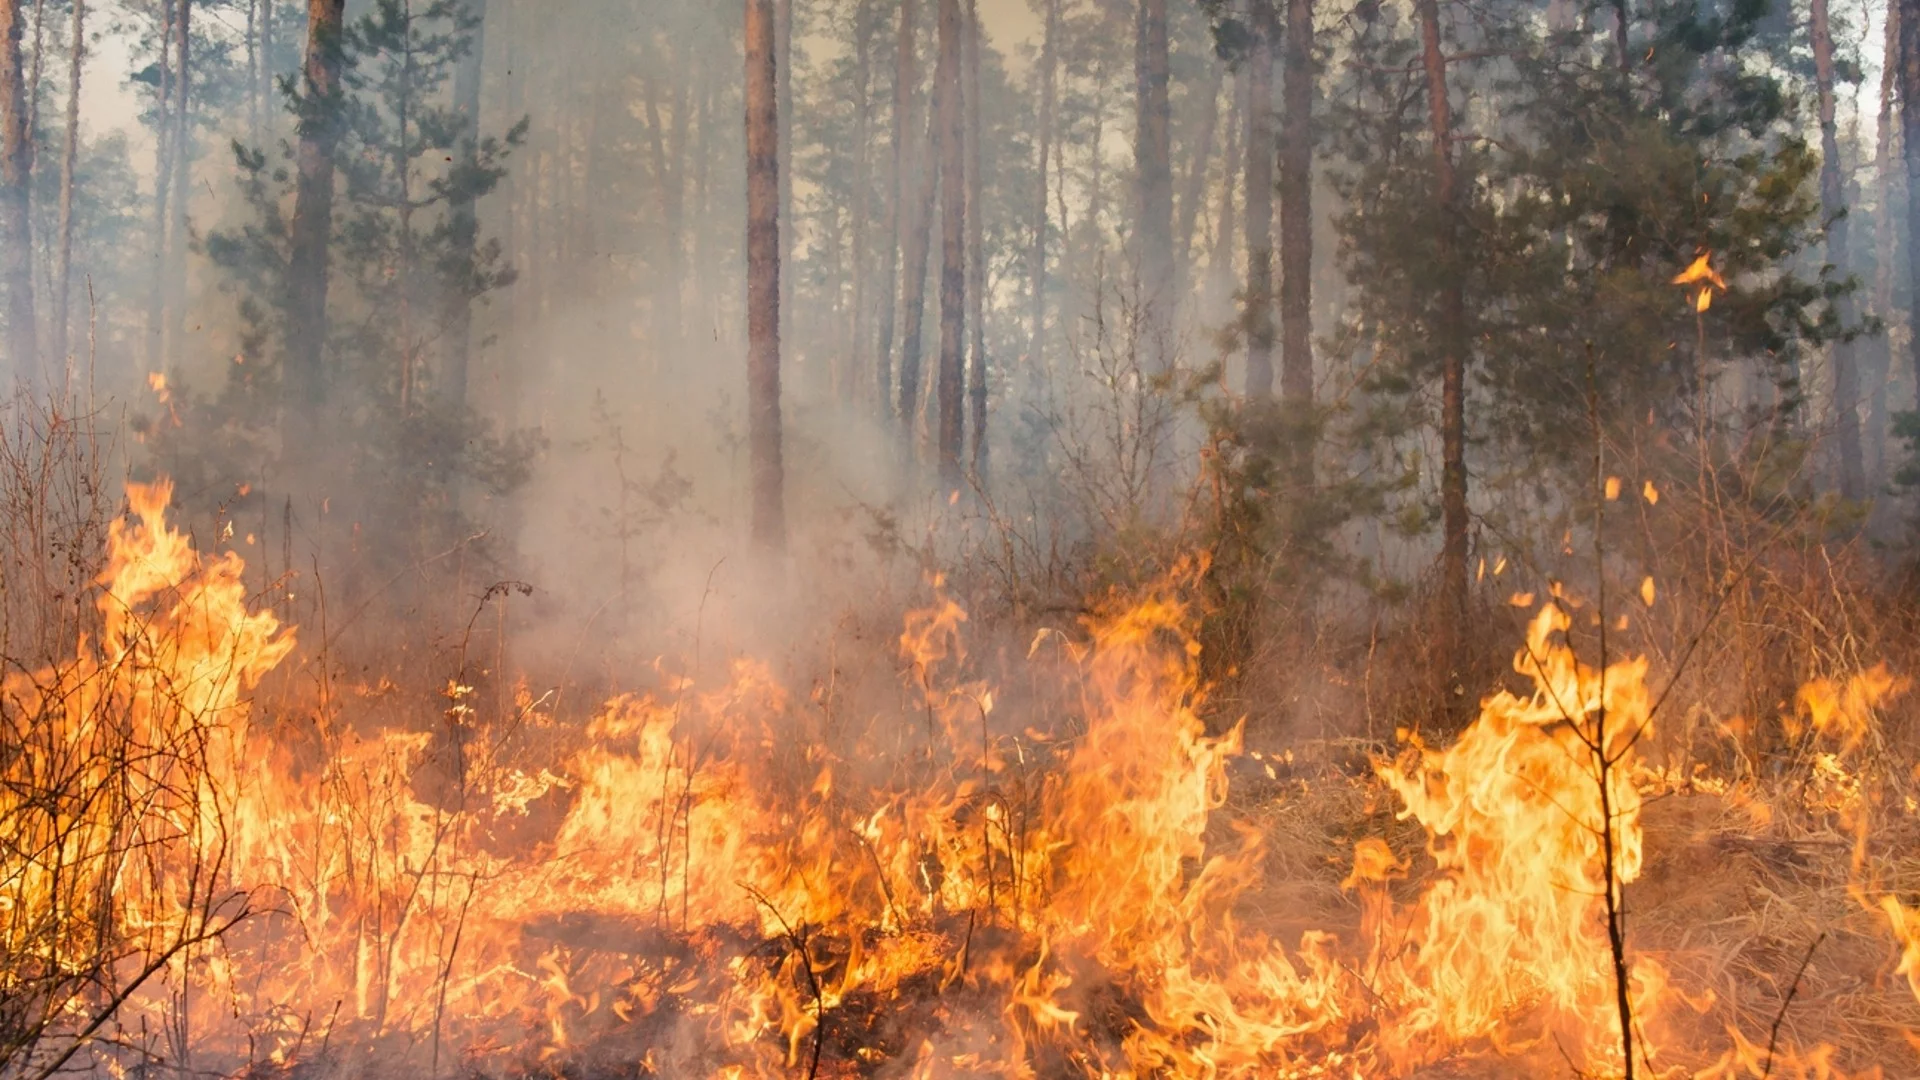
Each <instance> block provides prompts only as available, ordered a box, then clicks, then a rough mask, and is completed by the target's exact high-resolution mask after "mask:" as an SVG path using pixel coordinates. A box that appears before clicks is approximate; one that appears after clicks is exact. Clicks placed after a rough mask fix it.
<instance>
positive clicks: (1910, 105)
mask: <svg viewBox="0 0 1920 1080" xmlns="http://www.w3.org/2000/svg"><path fill="white" fill-rule="evenodd" d="M1895 3H1896V4H1897V5H1898V7H1899V11H1900V148H1901V151H1902V156H1903V157H1905V158H1906V173H1907V175H1906V181H1907V234H1906V237H1905V239H1906V242H1907V271H1908V274H1909V280H1910V281H1912V282H1914V288H1913V292H1914V295H1915V296H1916V297H1920V107H1916V105H1915V103H1916V102H1920V0H1895ZM1916 308H1920V303H1913V302H1910V303H1909V306H1908V309H1907V326H1908V329H1909V330H1910V331H1912V332H1910V333H1909V334H1908V335H1907V354H1908V361H1909V364H1908V366H1909V367H1910V368H1911V369H1912V371H1913V375H1914V391H1915V394H1916V400H1915V407H1916V408H1920V318H1916V317H1915V309H1916Z"/></svg>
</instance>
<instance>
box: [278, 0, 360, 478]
mask: <svg viewBox="0 0 1920 1080" xmlns="http://www.w3.org/2000/svg"><path fill="white" fill-rule="evenodd" d="M345 12H346V0H307V48H306V60H305V63H304V65H303V75H302V83H303V85H302V88H301V101H300V117H299V140H300V141H299V146H298V148H297V150H296V151H295V166H296V168H297V170H298V177H297V179H296V180H295V183H294V202H293V221H292V223H291V225H290V226H289V233H290V241H291V242H290V249H291V250H290V251H289V253H288V262H287V294H288V295H287V371H286V390H285V394H286V400H285V409H286V419H285V422H286V425H287V429H288V430H287V437H288V441H289V443H290V446H289V447H288V449H289V450H290V452H291V453H292V454H294V455H296V456H298V455H306V454H310V453H311V452H313V451H314V450H317V449H318V447H317V446H316V445H315V444H314V435H315V433H316V432H317V431H318V430H319V423H318V422H319V419H320V418H319V416H318V415H316V414H317V413H318V412H319V410H320V409H321V408H322V407H323V406H324V405H325V403H326V397H327V386H326V373H325V372H324V371H323V370H322V368H321V364H322V358H323V356H324V351H325V347H326V339H327V249H328V246H329V245H330V244H331V243H332V240H333V173H334V160H333V159H334V152H335V150H336V149H337V148H338V147H339V144H340V126H341V125H340V69H341V65H342V64H343V63H344V60H345V52H344V43H343V42H342V40H341V33H342V29H343V26H342V23H343V20H344V17H345Z"/></svg>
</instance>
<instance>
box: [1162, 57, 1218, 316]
mask: <svg viewBox="0 0 1920 1080" xmlns="http://www.w3.org/2000/svg"><path fill="white" fill-rule="evenodd" d="M1222 71H1223V68H1222V65H1220V64H1219V63H1217V62H1215V61H1213V60H1211V59H1209V60H1208V62H1207V77H1206V80H1205V82H1204V83H1203V84H1202V85H1201V88H1200V90H1199V91H1198V94H1199V97H1200V117H1199V120H1200V132H1199V134H1198V135H1196V136H1195V137H1194V140H1193V156H1192V157H1191V158H1189V159H1188V161H1187V175H1186V181H1185V183H1184V184H1183V185H1182V186H1181V191H1180V202H1179V205H1178V207H1177V208H1176V209H1175V211H1174V225H1173V244H1174V257H1175V261H1176V263H1177V264H1178V285H1177V288H1179V290H1180V292H1181V295H1183V296H1185V295H1188V294H1189V293H1190V292H1191V289H1192V284H1193V234H1194V229H1195V227H1196V225H1197V224H1198V222H1199V220H1200V204H1201V203H1202V202H1204V201H1205V200H1206V197H1207V168H1208V166H1209V165H1211V164H1212V163H1213V144H1214V141H1215V140H1216V139H1217V138H1218V137H1219V127H1220V86H1221V83H1222V82H1223V81H1224V80H1223V77H1222Z"/></svg>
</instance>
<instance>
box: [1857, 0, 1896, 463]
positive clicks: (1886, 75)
mask: <svg viewBox="0 0 1920 1080" xmlns="http://www.w3.org/2000/svg"><path fill="white" fill-rule="evenodd" d="M1883 43H1884V45H1883V47H1884V48H1885V56H1886V62H1884V63H1883V64H1881V66H1880V109H1879V114H1878V116H1877V117H1876V122H1875V126H1874V157H1875V161H1874V185H1875V191H1876V198H1875V202H1876V203H1877V204H1878V209H1877V212H1876V213H1875V214H1874V231H1875V234H1876V239H1877V240H1878V244H1877V246H1876V249H1875V258H1874V275H1873V308H1874V314H1876V315H1878V316H1879V317H1880V318H1881V319H1882V320H1884V321H1885V322H1886V324H1887V330H1886V332H1885V333H1882V334H1880V335H1878V336H1876V337H1875V338H1874V342H1873V347H1872V348H1873V353H1872V355H1873V360H1874V363H1873V371H1872V373H1871V375H1870V376H1869V383H1868V387H1869V389H1868V393H1867V431H1866V438H1865V442H1866V449H1867V453H1868V455H1869V456H1870V459H1871V468H1870V470H1869V472H1868V474H1867V475H1868V479H1869V484H1870V486H1871V487H1872V488H1873V489H1875V490H1878V489H1879V488H1880V486H1881V485H1882V484H1884V483H1886V479H1887V383H1888V382H1889V381H1891V379H1892V377H1893V324H1894V321H1895V319H1896V318H1897V315H1896V314H1895V312H1894V310H1893V278H1894V273H1893V264H1894V260H1895V259H1896V258H1898V255H1899V252H1898V250H1897V249H1898V247H1899V233H1898V231H1897V229H1896V226H1895V224H1894V222H1895V216H1894V212H1893V203H1894V198H1895V194H1896V193H1895V188H1896V186H1897V184H1898V169H1897V167H1896V164H1895V158H1894V146H1895V144H1897V143H1898V142H1899V140H1900V133H1899V130H1898V129H1897V128H1896V127H1895V126H1894V118H1893V88H1894V82H1895V78H1896V76H1897V75H1898V74H1899V71H1900V64H1899V57H1900V5H1899V4H1897V3H1892V4H1888V5H1887V14H1886V36H1885V37H1884V38H1883Z"/></svg>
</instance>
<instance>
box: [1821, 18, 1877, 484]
mask: <svg viewBox="0 0 1920 1080" xmlns="http://www.w3.org/2000/svg"><path fill="white" fill-rule="evenodd" d="M1810 6H1811V8H1812V23H1813V26H1812V30H1813V69H1814V82H1815V85H1816V87H1817V89H1818V92H1819V96H1820V203H1821V209H1822V210H1823V211H1824V213H1825V216H1826V219H1827V262H1829V263H1831V264H1832V265H1833V267H1834V269H1835V270H1836V271H1838V272H1839V273H1841V274H1845V273H1847V271H1848V268H1849V264H1848V262H1847V217H1846V209H1847V205H1846V192H1845V186H1844V182H1843V181H1842V180H1841V176H1840V133H1839V130H1838V128H1837V126H1836V125H1835V123H1834V102H1833V32H1832V29H1831V27H1829V25H1828V23H1827V0H1811V5H1810ZM1836 308H1837V312H1838V314H1839V316H1840V322H1841V324H1842V325H1851V324H1852V323H1853V298H1852V297H1851V296H1842V297H1840V299H1839V300H1838V302H1837V303H1836ZM1854 364H1855V360H1854V349H1853V345H1852V343H1851V342H1847V341H1837V342H1835V343H1834V345H1833V418H1834V439H1835V442H1837V443H1838V446H1837V447H1836V449H1837V450H1838V451H1839V454H1840V493H1841V494H1842V495H1844V496H1845V497H1847V498H1849V499H1858V498H1860V497H1861V496H1862V495H1863V494H1865V492H1866V476H1865V472H1864V471H1863V469H1862V467H1861V463H1860V375H1859V371H1858V369H1856V368H1855V366H1854Z"/></svg>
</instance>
